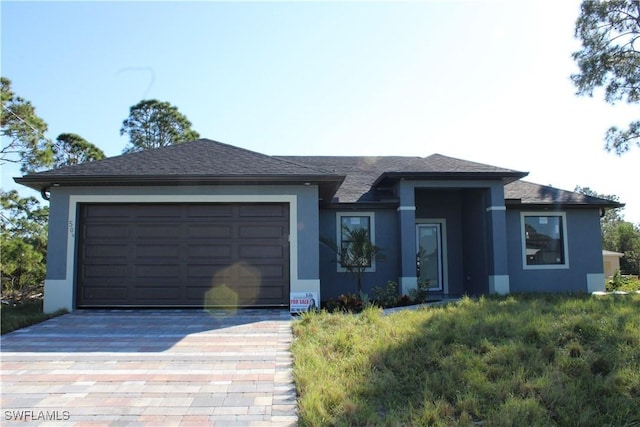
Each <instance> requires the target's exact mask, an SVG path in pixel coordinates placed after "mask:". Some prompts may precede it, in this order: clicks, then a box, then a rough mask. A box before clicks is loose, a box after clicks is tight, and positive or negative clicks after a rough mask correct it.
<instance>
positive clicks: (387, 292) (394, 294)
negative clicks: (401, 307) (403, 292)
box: [373, 280, 400, 307]
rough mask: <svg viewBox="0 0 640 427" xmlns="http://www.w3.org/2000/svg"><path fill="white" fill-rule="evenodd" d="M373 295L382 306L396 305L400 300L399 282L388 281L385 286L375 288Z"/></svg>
mask: <svg viewBox="0 0 640 427" xmlns="http://www.w3.org/2000/svg"><path fill="white" fill-rule="evenodd" d="M373 295H374V296H375V301H376V303H377V304H379V305H380V306H382V307H396V306H397V305H398V302H399V300H400V296H399V295H398V284H397V283H396V282H394V281H393V280H390V281H388V282H387V285H386V286H385V287H383V288H380V287H375V288H373Z"/></svg>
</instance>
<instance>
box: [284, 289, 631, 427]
mask: <svg viewBox="0 0 640 427" xmlns="http://www.w3.org/2000/svg"><path fill="white" fill-rule="evenodd" d="M294 336H295V340H294V343H293V355H294V378H295V382H296V387H297V391H298V395H299V409H298V411H299V417H300V420H299V425H300V426H326V425H335V426H426V425H433V426H474V425H482V426H520V425H528V426H554V425H557V426H603V425H616V426H638V425H640V295H625V296H615V295H609V296H604V297H592V296H587V295H584V296H582V295H578V296H576V295H574V296H566V295H565V296H557V295H556V296H551V295H542V296H530V295H515V296H514V295H512V296H508V297H484V298H480V299H478V300H474V299H469V298H465V299H463V300H462V301H460V302H459V303H455V304H450V305H447V306H443V307H431V308H427V309H423V310H417V311H402V312H398V313H395V314H392V315H388V316H385V315H383V313H382V310H380V309H375V308H369V309H366V310H364V311H363V312H362V313H361V314H359V315H352V314H329V313H327V312H319V313H307V314H303V315H302V316H301V317H300V319H299V320H297V321H296V322H294Z"/></svg>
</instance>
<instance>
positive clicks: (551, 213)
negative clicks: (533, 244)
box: [520, 211, 569, 270]
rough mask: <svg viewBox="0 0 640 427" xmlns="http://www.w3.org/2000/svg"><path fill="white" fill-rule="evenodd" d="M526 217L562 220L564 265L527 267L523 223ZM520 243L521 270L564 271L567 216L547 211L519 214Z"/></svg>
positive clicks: (567, 236) (567, 255)
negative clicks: (559, 218) (554, 217)
mask: <svg viewBox="0 0 640 427" xmlns="http://www.w3.org/2000/svg"><path fill="white" fill-rule="evenodd" d="M527 216H538V217H542V216H557V217H561V218H562V244H563V249H564V264H541V265H528V264H527V241H526V237H525V233H526V231H525V223H524V219H525V217H527ZM520 242H521V255H522V269H523V270H563V269H564V270H566V269H569V233H568V232H567V214H566V212H563V211H559V212H547V211H532V212H520Z"/></svg>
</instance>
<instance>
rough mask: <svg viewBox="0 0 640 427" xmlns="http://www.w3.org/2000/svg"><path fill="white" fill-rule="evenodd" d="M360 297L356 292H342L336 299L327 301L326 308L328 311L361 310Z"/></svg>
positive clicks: (355, 311) (353, 311)
mask: <svg viewBox="0 0 640 427" xmlns="http://www.w3.org/2000/svg"><path fill="white" fill-rule="evenodd" d="M362 306H363V303H362V299H361V298H360V296H358V295H357V294H342V295H340V296H339V297H338V298H337V299H330V300H329V301H327V304H326V309H327V311H329V312H334V311H347V312H352V313H357V312H360V311H361V310H362Z"/></svg>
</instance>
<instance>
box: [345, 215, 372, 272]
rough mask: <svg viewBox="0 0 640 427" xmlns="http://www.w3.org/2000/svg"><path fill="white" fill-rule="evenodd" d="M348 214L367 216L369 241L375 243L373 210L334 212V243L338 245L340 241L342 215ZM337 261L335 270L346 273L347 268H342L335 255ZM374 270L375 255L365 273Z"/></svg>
mask: <svg viewBox="0 0 640 427" xmlns="http://www.w3.org/2000/svg"><path fill="white" fill-rule="evenodd" d="M348 216H367V217H369V227H370V233H371V236H370V238H371V243H373V244H374V245H375V244H376V221H375V212H359V211H351V212H336V244H337V245H338V247H340V245H341V243H342V217H348ZM336 261H337V266H338V267H337V270H336V271H337V272H338V273H348V272H349V270H347V269H346V268H344V267H343V266H342V265H341V264H340V257H339V256H338V255H336ZM375 271H376V257H375V256H374V257H373V258H372V259H371V267H367V268H365V270H364V272H365V273H375Z"/></svg>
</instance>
